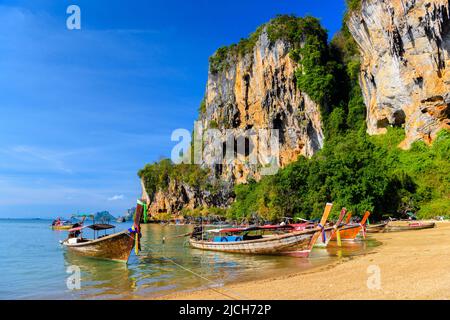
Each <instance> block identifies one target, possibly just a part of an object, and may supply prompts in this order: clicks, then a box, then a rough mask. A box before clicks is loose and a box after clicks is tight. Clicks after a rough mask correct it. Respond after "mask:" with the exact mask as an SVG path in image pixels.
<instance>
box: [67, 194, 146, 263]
mask: <svg viewBox="0 0 450 320" xmlns="http://www.w3.org/2000/svg"><path fill="white" fill-rule="evenodd" d="M143 208H144V203H143V202H141V201H138V203H137V206H136V213H135V216H134V223H133V226H132V227H131V228H130V229H128V230H126V231H122V232H118V233H114V234H110V235H106V231H107V230H110V229H114V228H115V226H113V225H109V224H95V223H93V224H92V225H89V226H85V227H77V228H73V229H70V230H69V237H68V238H67V239H66V240H64V241H63V242H62V245H63V246H65V247H66V248H67V249H68V250H69V251H71V252H73V253H76V254H78V255H80V256H84V257H90V258H98V259H107V260H112V261H119V262H125V263H127V262H128V259H129V257H130V254H131V251H132V250H133V247H134V248H135V250H136V253H138V251H139V248H140V236H141V235H140V221H141V217H142V213H143ZM85 228H89V229H92V230H93V231H94V238H93V239H85V238H83V236H82V230H83V229H85ZM101 231H104V232H105V235H103V236H98V233H99V232H101Z"/></svg>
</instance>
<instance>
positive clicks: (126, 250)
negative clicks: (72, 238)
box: [63, 231, 135, 263]
mask: <svg viewBox="0 0 450 320" xmlns="http://www.w3.org/2000/svg"><path fill="white" fill-rule="evenodd" d="M134 241H135V239H134V238H133V237H132V235H130V234H129V232H128V231H123V232H119V233H116V234H112V235H109V236H106V237H104V238H100V239H96V240H89V241H86V242H80V243H76V244H69V243H68V241H67V240H65V241H64V242H63V245H64V246H65V247H67V249H68V250H69V251H71V252H73V253H76V254H77V255H80V256H84V257H90V258H97V259H106V260H113V261H119V262H125V263H126V262H127V261H128V258H129V256H130V253H131V250H132V249H133V246H134Z"/></svg>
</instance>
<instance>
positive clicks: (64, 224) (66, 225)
mask: <svg viewBox="0 0 450 320" xmlns="http://www.w3.org/2000/svg"><path fill="white" fill-rule="evenodd" d="M51 227H52V230H59V231H63V230H69V229H72V228H73V223H70V222H68V221H64V220H61V218H57V219H56V220H53V222H52V225H51Z"/></svg>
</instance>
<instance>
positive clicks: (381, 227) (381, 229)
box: [366, 223, 387, 233]
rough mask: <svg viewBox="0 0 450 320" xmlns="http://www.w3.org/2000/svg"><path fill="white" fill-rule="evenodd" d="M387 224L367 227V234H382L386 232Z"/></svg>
mask: <svg viewBox="0 0 450 320" xmlns="http://www.w3.org/2000/svg"><path fill="white" fill-rule="evenodd" d="M386 226H387V223H380V224H373V225H370V226H367V229H366V232H367V233H380V232H384V230H385V229H386Z"/></svg>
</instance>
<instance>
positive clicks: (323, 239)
mask: <svg viewBox="0 0 450 320" xmlns="http://www.w3.org/2000/svg"><path fill="white" fill-rule="evenodd" d="M318 227H319V228H320V229H321V230H322V242H323V243H327V235H326V234H325V227H324V226H323V225H321V224H320V223H319V225H318Z"/></svg>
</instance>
